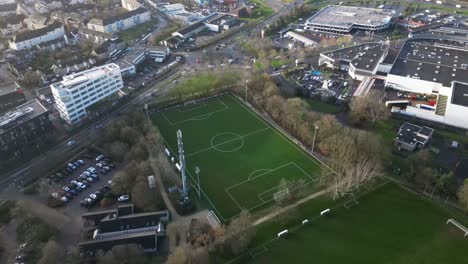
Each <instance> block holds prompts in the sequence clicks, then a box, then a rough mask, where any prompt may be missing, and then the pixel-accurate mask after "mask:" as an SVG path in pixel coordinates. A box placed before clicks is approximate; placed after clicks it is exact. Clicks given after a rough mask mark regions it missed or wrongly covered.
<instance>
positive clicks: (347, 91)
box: [289, 70, 354, 99]
mask: <svg viewBox="0 0 468 264" xmlns="http://www.w3.org/2000/svg"><path fill="white" fill-rule="evenodd" d="M289 79H290V80H291V81H294V82H296V83H297V84H298V85H299V86H300V87H302V95H303V96H306V97H313V96H322V97H335V98H339V97H340V95H341V98H343V99H344V98H347V97H351V96H352V94H353V91H354V85H353V81H352V80H350V79H349V78H347V75H346V74H345V73H331V74H328V73H327V74H325V73H323V72H321V71H318V70H313V71H310V70H307V71H306V70H304V71H298V72H295V73H293V74H291V75H290V76H289Z"/></svg>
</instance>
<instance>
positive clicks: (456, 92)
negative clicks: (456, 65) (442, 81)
mask: <svg viewBox="0 0 468 264" xmlns="http://www.w3.org/2000/svg"><path fill="white" fill-rule="evenodd" d="M452 104H456V105H461V106H465V107H468V83H459V82H454V83H453V92H452Z"/></svg>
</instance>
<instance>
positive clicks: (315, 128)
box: [312, 125, 319, 154]
mask: <svg viewBox="0 0 468 264" xmlns="http://www.w3.org/2000/svg"><path fill="white" fill-rule="evenodd" d="M318 129H319V127H318V126H317V125H314V139H313V141H312V154H313V153H314V147H315V135H317V130H318Z"/></svg>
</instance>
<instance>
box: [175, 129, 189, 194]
mask: <svg viewBox="0 0 468 264" xmlns="http://www.w3.org/2000/svg"><path fill="white" fill-rule="evenodd" d="M177 145H178V146H179V162H180V172H182V189H183V195H184V197H187V196H188V189H187V176H186V175H185V155H184V143H183V142H182V131H181V130H180V129H179V130H177Z"/></svg>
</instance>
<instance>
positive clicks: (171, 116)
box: [153, 95, 321, 220]
mask: <svg viewBox="0 0 468 264" xmlns="http://www.w3.org/2000/svg"><path fill="white" fill-rule="evenodd" d="M153 121H154V124H156V125H157V127H158V128H159V130H160V131H161V134H162V136H163V137H164V139H165V140H166V142H167V144H168V146H169V148H170V149H171V151H172V153H173V155H174V153H176V152H174V151H177V137H176V131H177V130H178V129H180V130H181V131H182V134H183V141H184V151H185V157H186V162H187V171H188V177H189V179H190V178H191V179H192V183H193V180H194V179H195V178H196V174H195V166H198V167H199V168H200V170H201V173H200V183H201V184H200V185H201V189H202V191H203V197H202V198H204V199H206V200H207V201H208V203H209V204H210V205H211V207H212V209H213V210H214V211H215V212H216V214H217V215H218V217H219V218H220V219H221V220H229V219H230V218H232V217H234V216H236V215H238V214H239V213H240V210H241V208H243V209H248V210H254V209H257V208H260V207H262V206H264V205H266V204H268V203H269V202H271V201H272V200H273V199H274V194H275V193H277V192H278V185H279V182H280V180H281V179H282V178H285V179H287V180H299V179H302V180H304V182H305V184H306V186H305V187H304V188H311V187H312V186H313V185H314V182H315V181H316V180H317V179H318V177H319V175H320V170H321V166H320V165H319V163H318V161H317V160H315V159H313V158H312V157H311V156H310V155H308V154H307V153H306V152H305V151H303V150H302V149H301V148H299V147H298V146H297V145H295V144H294V143H293V142H291V141H290V140H288V139H287V138H286V137H285V136H284V135H283V134H281V133H280V132H279V131H277V130H276V129H274V128H272V127H271V126H270V125H269V124H267V123H266V122H265V121H264V120H263V119H262V118H261V117H260V116H258V115H256V114H255V113H254V112H252V111H251V110H249V109H248V108H247V107H246V106H245V105H243V104H242V103H241V102H239V101H238V100H237V99H236V98H234V97H233V96H228V95H226V96H221V97H217V98H213V99H209V100H207V101H204V102H199V103H197V104H190V105H187V106H183V107H178V108H175V109H171V110H168V111H164V112H161V113H158V114H155V115H154V116H153ZM192 189H193V188H192Z"/></svg>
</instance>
